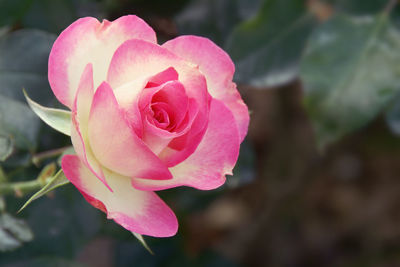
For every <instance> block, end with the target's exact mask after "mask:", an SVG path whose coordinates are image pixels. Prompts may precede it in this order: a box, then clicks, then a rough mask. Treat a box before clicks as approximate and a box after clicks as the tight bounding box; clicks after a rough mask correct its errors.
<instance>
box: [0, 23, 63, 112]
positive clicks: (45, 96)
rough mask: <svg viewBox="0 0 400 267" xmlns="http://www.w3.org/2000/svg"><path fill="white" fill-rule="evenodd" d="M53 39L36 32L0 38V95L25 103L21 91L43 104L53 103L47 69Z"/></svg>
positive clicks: (24, 31)
mask: <svg viewBox="0 0 400 267" xmlns="http://www.w3.org/2000/svg"><path fill="white" fill-rule="evenodd" d="M55 39H56V36H55V35H54V34H49V33H46V32H43V31H39V30H28V29H23V30H18V31H15V32H11V33H9V34H5V35H3V36H1V37H0V94H1V95H4V96H6V97H9V98H12V99H14V100H18V101H21V102H25V98H24V95H23V94H22V90H21V89H22V88H26V89H27V90H28V92H29V93H30V95H31V97H32V98H33V99H40V100H41V101H43V103H45V104H46V105H47V104H49V103H50V102H51V101H52V100H54V95H53V93H52V91H51V89H50V86H49V82H48V78H47V68H48V58H49V53H50V50H51V47H52V44H53V42H54V40H55Z"/></svg>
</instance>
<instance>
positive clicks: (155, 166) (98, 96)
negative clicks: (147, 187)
mask: <svg viewBox="0 0 400 267" xmlns="http://www.w3.org/2000/svg"><path fill="white" fill-rule="evenodd" d="M88 133H89V134H88V135H89V141H90V146H91V148H92V151H93V154H94V155H95V157H96V158H97V159H98V160H99V162H100V163H101V164H102V165H103V166H105V167H107V168H109V169H111V170H113V171H115V172H117V173H119V174H121V175H125V176H130V177H141V178H147V179H170V178H172V175H171V173H170V172H169V170H168V168H167V167H166V166H165V165H164V164H163V163H162V162H161V161H160V159H159V158H158V157H157V156H156V155H155V154H154V153H153V152H151V151H150V149H149V148H148V147H147V146H146V145H145V144H144V143H143V141H142V140H140V139H139V138H138V136H137V135H136V134H135V132H134V130H133V129H132V128H131V127H130V126H129V125H128V123H127V121H126V119H125V117H124V112H123V111H122V110H120V109H119V107H118V103H117V100H116V99H115V96H114V94H113V91H112V89H111V87H110V86H109V85H108V84H107V83H105V82H104V83H102V84H101V85H100V87H99V88H98V89H97V91H96V93H95V95H94V97H93V103H92V108H91V110H90V117H89V130H88Z"/></svg>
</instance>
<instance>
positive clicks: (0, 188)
mask: <svg viewBox="0 0 400 267" xmlns="http://www.w3.org/2000/svg"><path fill="white" fill-rule="evenodd" d="M44 185H45V183H44V182H43V181H40V180H39V179H37V180H33V181H25V182H15V183H4V184H0V196H2V195H12V194H14V195H16V196H23V195H24V194H27V193H30V192H32V191H36V190H39V189H40V188H42V187H43V186H44Z"/></svg>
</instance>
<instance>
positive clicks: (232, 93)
mask: <svg viewBox="0 0 400 267" xmlns="http://www.w3.org/2000/svg"><path fill="white" fill-rule="evenodd" d="M163 47H165V48H167V49H168V50H170V51H172V52H173V53H175V54H176V55H179V56H180V57H182V58H184V59H185V60H187V61H188V62H191V63H193V64H196V65H198V66H199V68H200V71H201V72H202V73H203V74H204V75H205V76H206V79H207V85H208V90H209V92H210V94H211V95H212V96H213V97H214V98H217V99H220V100H222V101H223V102H224V103H225V105H227V107H228V108H229V109H230V110H232V112H233V115H234V116H235V119H236V123H237V126H238V131H239V136H240V140H241V141H242V140H243V139H244V137H245V136H246V133H247V128H248V126H249V112H248V109H247V106H246V105H245V104H244V102H243V100H242V98H241V97H240V94H239V93H238V91H237V90H236V85H235V84H234V83H232V78H233V74H234V72H235V66H234V65H233V62H232V60H231V59H230V57H229V55H228V54H227V53H226V52H225V51H223V50H222V49H221V48H219V47H218V46H217V45H216V44H214V43H213V42H212V41H210V40H209V39H207V38H203V37H198V36H191V35H188V36H180V37H178V38H175V39H173V40H170V41H168V42H166V43H165V44H163Z"/></svg>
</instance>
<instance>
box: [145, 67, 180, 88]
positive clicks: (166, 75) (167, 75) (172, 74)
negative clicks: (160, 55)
mask: <svg viewBox="0 0 400 267" xmlns="http://www.w3.org/2000/svg"><path fill="white" fill-rule="evenodd" d="M178 78H179V74H178V73H177V72H176V70H175V69H174V68H173V67H169V68H168V69H166V70H164V71H162V72H160V73H158V74H156V75H154V76H153V77H151V79H150V80H149V83H148V85H147V87H154V86H159V85H161V84H163V83H166V82H169V81H177V80H178Z"/></svg>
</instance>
